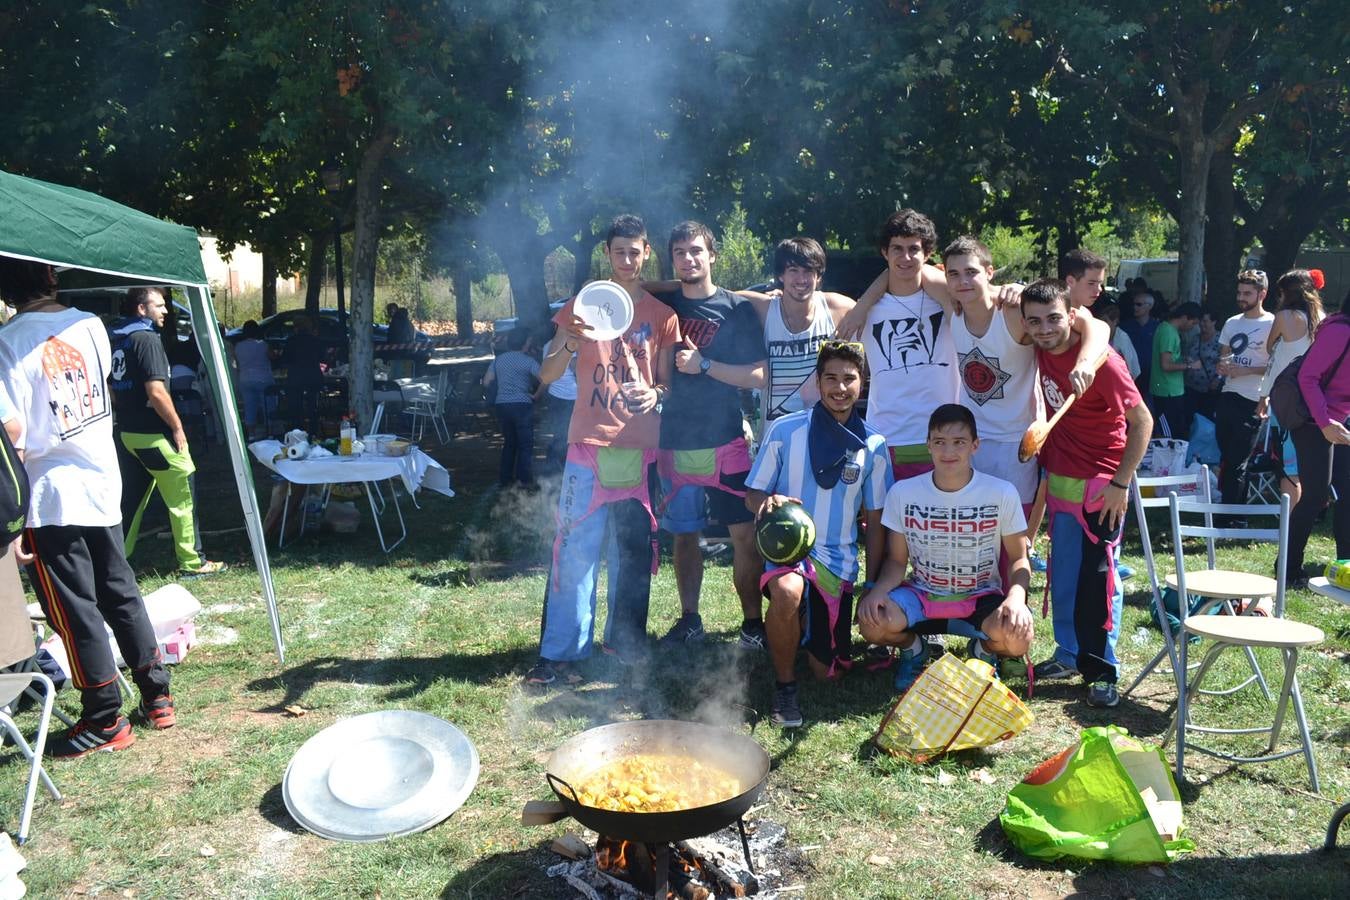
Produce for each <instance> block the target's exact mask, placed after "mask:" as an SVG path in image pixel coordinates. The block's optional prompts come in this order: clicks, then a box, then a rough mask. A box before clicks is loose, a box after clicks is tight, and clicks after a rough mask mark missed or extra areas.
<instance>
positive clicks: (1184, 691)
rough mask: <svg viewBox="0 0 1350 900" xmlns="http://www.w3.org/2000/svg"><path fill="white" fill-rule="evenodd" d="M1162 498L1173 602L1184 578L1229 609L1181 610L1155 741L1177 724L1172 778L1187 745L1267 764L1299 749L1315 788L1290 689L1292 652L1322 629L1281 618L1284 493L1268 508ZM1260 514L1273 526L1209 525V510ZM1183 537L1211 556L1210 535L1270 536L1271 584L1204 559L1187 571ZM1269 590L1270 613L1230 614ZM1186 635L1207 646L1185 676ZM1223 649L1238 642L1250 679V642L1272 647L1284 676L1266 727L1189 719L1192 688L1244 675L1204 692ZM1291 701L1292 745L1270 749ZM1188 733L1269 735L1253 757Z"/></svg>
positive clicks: (1295, 694) (1314, 640)
mask: <svg viewBox="0 0 1350 900" xmlns="http://www.w3.org/2000/svg"><path fill="white" fill-rule="evenodd" d="M1169 500H1170V504H1169V505H1170V507H1171V514H1172V535H1173V539H1174V540H1175V542H1176V557H1177V573H1176V583H1177V594H1178V596H1179V598H1180V603H1181V607H1180V608H1181V609H1183V610H1185V609H1187V608H1188V606H1187V582H1188V580H1189V581H1190V582H1191V583H1192V584H1194V585H1195V587H1196V593H1200V594H1203V595H1204V596H1205V597H1206V598H1207V599H1208V600H1210V601H1213V602H1221V603H1223V605H1224V606H1225V607H1226V611H1227V612H1229V613H1230V615H1227V616H1222V615H1220V616H1208V615H1204V614H1203V612H1204V610H1203V609H1201V610H1198V611H1197V614H1195V615H1189V616H1186V618H1185V620H1184V621H1183V622H1182V634H1181V641H1180V645H1179V648H1178V652H1179V659H1178V665H1177V667H1176V669H1175V673H1176V676H1177V709H1176V715H1175V716H1174V717H1173V719H1172V723H1171V725H1169V726H1168V729H1167V732H1166V734H1165V735H1164V736H1163V740H1164V741H1167V740H1169V739H1170V738H1171V734H1172V729H1173V728H1175V729H1176V730H1177V735H1176V740H1177V745H1176V761H1177V779H1178V780H1179V781H1181V780H1184V779H1185V763H1186V750H1187V748H1190V749H1191V750H1195V751H1196V752H1199V753H1204V754H1206V755H1208V756H1214V757H1217V758H1219V759H1223V760H1227V761H1229V762H1234V763H1255V762H1270V761H1271V760H1276V759H1283V758H1285V757H1287V756H1295V755H1298V754H1302V755H1303V757H1304V760H1305V762H1306V763H1307V766H1308V781H1309V783H1310V784H1311V786H1312V789H1313V790H1314V791H1320V786H1319V782H1318V778H1317V761H1316V759H1314V757H1313V751H1312V738H1311V737H1310V736H1309V733H1308V721H1307V718H1306V716H1305V715H1304V711H1303V697H1302V695H1301V694H1300V692H1299V688H1298V651H1299V649H1300V648H1302V647H1310V646H1313V645H1315V644H1318V643H1321V642H1322V640H1323V639H1324V635H1323V633H1322V631H1321V630H1320V629H1317V628H1314V627H1313V626H1311V625H1305V624H1303V623H1301V622H1295V621H1293V620H1290V619H1286V618H1285V617H1284V580H1285V557H1286V550H1287V548H1288V545H1289V495H1288V494H1282V495H1281V496H1280V504H1279V506H1277V507H1274V508H1273V512H1272V508H1271V507H1266V506H1250V505H1243V504H1228V505H1225V504H1222V503H1208V504H1205V503H1196V502H1193V501H1191V502H1188V501H1183V500H1180V499H1179V498H1178V497H1177V495H1176V494H1171V495H1169ZM1183 512H1184V513H1190V514H1201V515H1203V516H1204V517H1205V520H1206V524H1204V525H1184V524H1182V521H1181V516H1182V514H1183ZM1262 514H1264V515H1276V516H1278V517H1279V525H1278V527H1277V528H1276V529H1274V530H1267V529H1257V528H1216V527H1213V526H1212V525H1210V524H1209V522H1210V521H1212V517H1213V516H1216V515H1218V516H1223V515H1248V516H1251V515H1262ZM1184 537H1202V538H1204V539H1205V540H1206V541H1207V542H1209V545H1210V548H1211V549H1210V553H1211V557H1210V559H1211V561H1212V559H1213V556H1212V554H1213V549H1212V548H1213V542H1214V541H1215V540H1216V539H1224V538H1252V539H1256V540H1264V541H1271V540H1274V541H1277V542H1278V543H1277V549H1276V553H1277V556H1276V561H1275V570H1276V577H1275V579H1274V584H1273V587H1274V590H1273V591H1268V590H1267V587H1270V586H1272V585H1269V584H1267V583H1269V582H1271V581H1272V579H1270V578H1269V577H1268V576H1265V575H1253V574H1250V573H1247V572H1233V571H1229V570H1224V569H1215V568H1214V567H1213V564H1212V562H1211V566H1210V568H1209V569H1208V570H1204V571H1198V572H1191V573H1190V574H1187V572H1186V570H1185V564H1184V560H1183V558H1182V552H1181V541H1182V539H1183V538H1184ZM1169 581H1170V579H1169ZM1202 585H1203V586H1202ZM1272 594H1273V596H1274V598H1275V599H1274V606H1273V613H1274V615H1273V617H1272V618H1264V617H1258V616H1253V615H1236V614H1235V612H1236V611H1235V610H1234V608H1233V605H1232V601H1233V600H1237V599H1251V600H1253V601H1254V600H1255V599H1256V598H1258V597H1262V596H1271V595H1272ZM1216 598H1217V599H1216ZM1213 602H1209V603H1207V606H1212V605H1213ZM1255 605H1256V604H1255V603H1254V602H1253V603H1251V604H1250V607H1251V608H1254V607H1255ZM1192 634H1194V635H1196V636H1198V637H1201V638H1208V639H1209V640H1210V641H1212V643H1213V646H1211V647H1210V648H1209V649H1208V651H1207V652H1206V653H1205V657H1204V660H1203V661H1202V662H1201V663H1200V665H1199V667H1198V668H1197V669H1196V671H1195V675H1194V677H1191V675H1190V672H1189V670H1188V669H1187V654H1188V643H1189V641H1188V637H1189V636H1190V635H1192ZM1231 647H1240V648H1242V650H1243V652H1244V653H1246V655H1247V659H1248V660H1249V662H1250V663H1251V665H1252V667H1253V669H1254V670H1255V671H1256V673H1257V674H1256V676H1254V677H1257V678H1260V669H1259V668H1258V667H1257V664H1256V658H1255V655H1254V654H1253V652H1252V648H1253V647H1272V648H1275V649H1278V650H1279V651H1280V657H1281V662H1282V663H1283V669H1284V672H1283V676H1284V677H1283V679H1282V682H1281V685H1280V690H1279V695H1278V697H1276V698H1274V699H1275V716H1274V720H1273V721H1272V723H1271V724H1270V725H1266V726H1262V727H1255V728H1218V727H1213V726H1204V725H1197V724H1195V723H1194V722H1192V721H1191V712H1192V703H1193V701H1194V700H1195V697H1196V695H1197V694H1229V693H1232V692H1233V691H1235V690H1238V689H1239V688H1241V687H1243V686H1244V685H1246V684H1247V683H1249V682H1250V681H1251V680H1252V679H1250V678H1249V679H1247V681H1244V682H1243V683H1242V684H1240V685H1238V686H1237V687H1234V688H1229V689H1228V690H1224V691H1206V690H1203V689H1202V688H1201V687H1200V685H1201V683H1202V681H1203V680H1204V677H1205V675H1206V673H1208V672H1209V671H1210V668H1211V666H1212V665H1213V663H1214V661H1215V660H1216V659H1217V658H1218V656H1219V655H1220V654H1221V653H1222V652H1223V651H1224V650H1227V649H1229V648H1231ZM1260 680H1261V685H1262V687H1263V688H1265V680H1264V679H1263V678H1261V679H1260ZM1266 699H1267V700H1270V699H1272V698H1271V695H1270V692H1269V690H1268V689H1267V690H1266ZM1291 705H1292V707H1293V712H1294V720H1295V722H1296V724H1297V725H1298V732H1299V742H1300V746H1299V747H1297V748H1294V749H1289V750H1283V751H1277V750H1276V747H1277V746H1278V744H1279V739H1280V731H1281V729H1282V727H1283V725H1284V718H1285V713H1286V712H1287V711H1288V709H1289V708H1290V706H1291ZM1193 732H1194V733H1199V734H1226V735H1245V734H1269V735H1270V740H1269V742H1268V744H1267V746H1266V749H1265V752H1264V753H1262V754H1260V755H1258V756H1241V755H1238V754H1235V753H1228V752H1226V751H1222V750H1217V749H1214V748H1211V747H1205V746H1203V745H1200V744H1197V743H1194V742H1193V741H1192V740H1191V739H1190V737H1189V736H1190V735H1191V733H1193Z"/></svg>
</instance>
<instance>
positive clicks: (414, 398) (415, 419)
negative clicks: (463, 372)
mask: <svg viewBox="0 0 1350 900" xmlns="http://www.w3.org/2000/svg"><path fill="white" fill-rule="evenodd" d="M439 368H440V371H439V372H437V373H436V374H435V375H434V376H427V377H425V378H412V379H407V380H406V381H405V380H402V379H400V381H399V382H398V384H399V389H400V390H401V391H402V392H403V401H404V404H405V405H404V407H403V413H404V415H406V416H408V417H409V418H411V419H412V438H413V440H414V441H420V440H421V439H422V436H423V434H425V432H426V423H427V420H428V419H430V420H431V424H432V426H433V427H434V428H435V429H436V437H438V438H439V439H440V440H441V442H442V443H448V442H449V440H450V426H449V425H448V424H447V423H446V421H445V382H446V376H447V374H448V373H447V372H446V371H445V367H444V366H440V367H439Z"/></svg>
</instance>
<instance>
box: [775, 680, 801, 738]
mask: <svg viewBox="0 0 1350 900" xmlns="http://www.w3.org/2000/svg"><path fill="white" fill-rule="evenodd" d="M770 718H772V720H773V724H775V725H778V726H780V727H782V728H799V727H801V724H802V707H801V704H800V703H799V702H797V685H796V683H793V684H789V685H784V686H783V687H780V688H777V689H776V690H775V691H774V692H773V715H772V716H771V717H770Z"/></svg>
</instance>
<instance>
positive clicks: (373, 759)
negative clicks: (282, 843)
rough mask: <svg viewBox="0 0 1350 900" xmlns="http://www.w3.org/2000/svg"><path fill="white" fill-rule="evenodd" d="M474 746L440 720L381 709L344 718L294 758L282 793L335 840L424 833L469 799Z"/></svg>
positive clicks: (303, 820) (309, 823) (295, 813)
mask: <svg viewBox="0 0 1350 900" xmlns="http://www.w3.org/2000/svg"><path fill="white" fill-rule="evenodd" d="M477 781H478V750H477V748H475V747H474V745H473V743H472V742H471V741H470V740H469V739H468V737H467V736H465V734H464V733H463V732H462V731H460V730H459V729H458V728H456V727H455V726H454V725H451V724H450V723H449V722H447V721H445V720H444V719H439V718H437V717H436V716H432V715H428V714H426V713H420V712H413V711H410V710H383V711H381V712H373V713H366V714H364V715H360V716H353V717H352V718H350V719H343V720H342V721H340V722H336V723H334V724H333V725H330V726H329V727H327V728H325V729H324V730H323V731H320V732H319V733H318V734H316V735H314V736H313V737H311V738H310V739H309V740H307V741H305V743H304V745H303V746H301V748H300V749H299V750H298V751H297V752H296V754H295V756H294V757H292V758H291V762H290V765H288V766H287V767H286V775H285V778H284V779H283V780H282V790H281V792H282V797H283V799H284V800H285V802H286V809H287V810H288V811H289V812H290V814H291V816H292V817H293V818H294V819H295V821H297V822H299V823H300V824H301V825H302V826H304V827H305V828H306V829H308V830H309V831H312V832H314V833H315V834H317V835H319V836H320V837H325V838H329V839H330V840H335V841H359V842H365V841H381V840H385V839H386V838H393V837H401V836H402V835H405V834H414V833H416V832H418V831H424V830H426V829H428V828H430V827H431V826H433V825H435V824H437V823H439V822H442V821H444V820H445V819H446V818H447V817H448V816H449V815H450V814H451V813H453V812H454V811H455V810H457V809H459V808H460V806H462V805H463V804H464V801H465V800H467V799H468V797H469V794H470V793H471V792H472V791H473V788H474V785H475V784H476V783H477Z"/></svg>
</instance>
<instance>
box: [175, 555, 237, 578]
mask: <svg viewBox="0 0 1350 900" xmlns="http://www.w3.org/2000/svg"><path fill="white" fill-rule="evenodd" d="M229 567H230V565H229V563H223V562H220V561H219V560H214V559H204V560H202V561H201V564H200V565H197V566H183V567H182V568H181V569H179V570H178V574H179V575H180V576H182V577H183V578H200V577H202V576H203V575H217V574H219V573H221V572H224V571H225V570H226V569H228V568H229Z"/></svg>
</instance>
